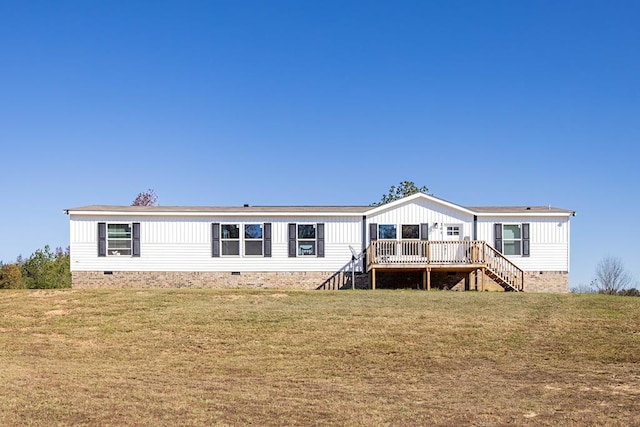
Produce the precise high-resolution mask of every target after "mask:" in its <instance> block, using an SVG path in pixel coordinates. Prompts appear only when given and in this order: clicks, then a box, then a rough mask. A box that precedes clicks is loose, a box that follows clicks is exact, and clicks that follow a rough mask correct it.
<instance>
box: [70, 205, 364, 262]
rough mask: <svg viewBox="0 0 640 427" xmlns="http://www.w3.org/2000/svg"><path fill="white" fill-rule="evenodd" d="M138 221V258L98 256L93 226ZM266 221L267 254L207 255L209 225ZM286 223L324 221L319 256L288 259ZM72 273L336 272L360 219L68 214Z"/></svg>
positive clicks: (355, 241)
mask: <svg viewBox="0 0 640 427" xmlns="http://www.w3.org/2000/svg"><path fill="white" fill-rule="evenodd" d="M134 220H135V221H137V222H138V221H139V222H140V228H141V236H140V239H141V242H140V243H141V246H142V256H140V257H139V258H131V257H101V258H100V257H98V256H97V244H98V243H97V224H98V222H129V223H130V222H132V221H134ZM212 223H221V224H241V225H242V224H256V223H259V224H263V223H271V224H272V226H271V227H272V228H271V233H272V235H271V242H272V247H271V250H272V256H271V257H259V256H251V257H244V256H240V257H238V256H226V257H220V258H212V257H211V244H212V242H211V224H212ZM289 223H300V224H309V223H313V224H317V223H324V224H325V225H324V244H325V256H324V257H315V256H313V257H311V256H305V257H296V258H289V257H288V251H287V245H288V241H287V239H288V236H287V231H288V230H287V229H288V224H289ZM70 234H71V235H70V242H71V249H72V250H71V252H72V254H71V269H72V271H331V272H333V271H337V270H339V269H340V268H341V267H343V266H344V265H345V264H347V263H348V262H349V261H350V260H351V252H350V250H349V245H351V246H352V247H354V248H356V249H359V248H360V247H361V242H362V219H361V218H359V217H350V218H338V217H325V216H318V217H312V218H310V217H308V216H307V217H295V216H291V217H278V218H274V217H251V218H249V219H248V218H242V217H225V218H219V217H202V218H201V217H197V218H194V217H186V218H181V217H171V218H166V217H144V218H140V217H135V218H132V217H129V218H127V217H122V216H113V217H107V216H99V215H96V216H93V215H92V216H78V215H72V216H71V225H70Z"/></svg>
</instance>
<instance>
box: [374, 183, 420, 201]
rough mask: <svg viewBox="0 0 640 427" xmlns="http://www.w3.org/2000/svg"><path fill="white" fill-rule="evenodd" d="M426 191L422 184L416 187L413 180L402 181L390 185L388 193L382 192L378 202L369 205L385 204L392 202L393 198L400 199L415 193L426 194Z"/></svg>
mask: <svg viewBox="0 0 640 427" xmlns="http://www.w3.org/2000/svg"><path fill="white" fill-rule="evenodd" d="M428 191H429V189H428V188H427V187H425V186H424V185H423V186H422V187H417V186H416V185H415V184H414V183H413V181H402V182H401V183H400V185H398V186H397V187H396V186H395V185H392V186H391V188H389V193H387V194H383V195H382V199H381V200H380V201H379V202H374V203H372V204H371V206H380V205H385V204H387V203H390V202H393V201H394V200H398V199H402V198H403V197H407V196H410V195H412V194H415V193H424V194H427V192H428Z"/></svg>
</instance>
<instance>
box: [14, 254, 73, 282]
mask: <svg viewBox="0 0 640 427" xmlns="http://www.w3.org/2000/svg"><path fill="white" fill-rule="evenodd" d="M21 267H22V277H23V279H24V283H25V285H26V287H27V288H29V289H52V288H69V287H71V271H70V270H71V269H70V254H69V249H68V248H67V250H66V251H63V250H62V248H56V250H55V252H52V251H51V248H50V247H49V245H46V246H45V247H44V249H42V250H41V249H38V250H36V251H35V252H34V253H33V254H32V255H31V256H30V257H29V258H27V260H26V261H24V263H23V264H22V266H21Z"/></svg>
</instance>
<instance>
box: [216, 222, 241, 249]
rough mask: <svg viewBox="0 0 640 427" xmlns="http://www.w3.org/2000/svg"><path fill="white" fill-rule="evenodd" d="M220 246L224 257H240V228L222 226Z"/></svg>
mask: <svg viewBox="0 0 640 427" xmlns="http://www.w3.org/2000/svg"><path fill="white" fill-rule="evenodd" d="M220 246H221V248H222V255H230V256H233V255H235V256H238V255H240V226H239V225H238V224H222V225H221V226H220Z"/></svg>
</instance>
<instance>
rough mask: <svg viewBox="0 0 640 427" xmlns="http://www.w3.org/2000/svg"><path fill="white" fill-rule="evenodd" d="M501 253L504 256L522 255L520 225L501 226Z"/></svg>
mask: <svg viewBox="0 0 640 427" xmlns="http://www.w3.org/2000/svg"><path fill="white" fill-rule="evenodd" d="M502 253H503V254H505V255H521V254H522V228H521V225H520V224H504V225H503V226H502Z"/></svg>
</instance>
